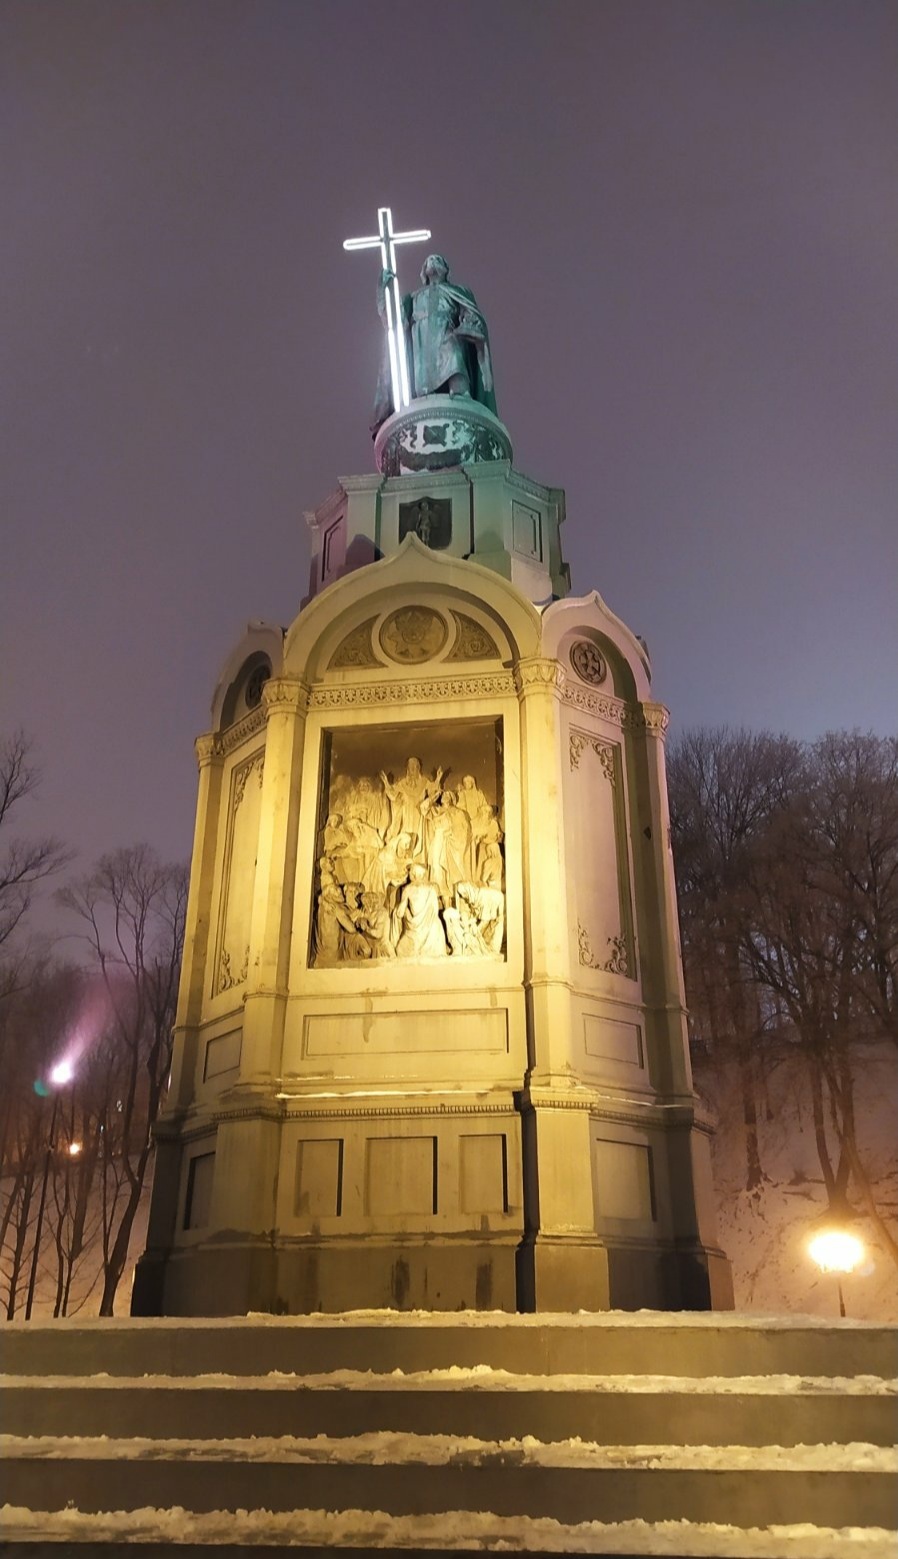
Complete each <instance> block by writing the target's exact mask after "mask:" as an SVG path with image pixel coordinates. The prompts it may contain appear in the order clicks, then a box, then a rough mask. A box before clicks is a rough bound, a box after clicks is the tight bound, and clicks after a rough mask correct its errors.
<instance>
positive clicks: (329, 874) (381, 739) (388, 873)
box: [312, 721, 505, 969]
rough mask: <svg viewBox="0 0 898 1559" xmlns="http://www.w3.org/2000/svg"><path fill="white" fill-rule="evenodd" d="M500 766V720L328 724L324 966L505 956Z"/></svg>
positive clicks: (320, 960) (321, 857) (317, 963)
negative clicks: (357, 726) (346, 727)
mask: <svg viewBox="0 0 898 1559" xmlns="http://www.w3.org/2000/svg"><path fill="white" fill-rule="evenodd" d="M501 772H502V771H501V730H500V726H499V725H498V724H497V723H495V722H493V721H469V722H463V723H461V724H459V725H456V726H454V727H453V728H451V729H448V730H447V729H446V728H445V727H442V726H423V727H421V726H417V727H414V728H411V727H409V726H395V727H380V728H377V729H371V728H368V729H367V730H364V729H363V730H360V731H334V732H331V733H329V736H328V738H327V739H326V742H325V753H324V763H323V773H322V808H321V814H320V816H321V826H320V830H319V836H318V846H319V848H318V858H317V867H316V893H315V917H314V941H313V948H312V962H313V966H314V967H315V968H317V969H326V968H333V967H335V966H338V965H351V964H355V963H360V962H363V961H367V960H371V959H384V960H391V961H392V960H399V961H402V960H415V961H417V960H420V959H428V960H429V959H442V958H450V957H452V958H493V959H498V958H501V957H502V956H503V948H504V940H505V858H504V826H503V812H502V795H501Z"/></svg>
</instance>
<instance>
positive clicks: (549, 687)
mask: <svg viewBox="0 0 898 1559" xmlns="http://www.w3.org/2000/svg"><path fill="white" fill-rule="evenodd" d="M514 680H515V687H516V689H517V693H518V697H519V698H525V697H526V696H527V694H528V693H533V692H547V693H552V694H555V695H560V693H561V690H562V688H563V687H564V684H565V682H566V681H567V676H566V673H565V669H564V667H563V666H562V664H561V662H560V661H558V660H555V659H554V658H553V659H548V658H545V657H543V656H539V655H534V656H531V657H530V658H529V659H527V660H519V661H518V663H517V665H516V666H515V668H514Z"/></svg>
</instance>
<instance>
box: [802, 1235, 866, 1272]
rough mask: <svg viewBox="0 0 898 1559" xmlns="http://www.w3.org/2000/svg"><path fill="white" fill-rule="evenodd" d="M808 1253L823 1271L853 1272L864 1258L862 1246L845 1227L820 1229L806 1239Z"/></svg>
mask: <svg viewBox="0 0 898 1559" xmlns="http://www.w3.org/2000/svg"><path fill="white" fill-rule="evenodd" d="M808 1253H809V1255H810V1256H811V1258H812V1260H814V1261H816V1263H817V1265H818V1267H820V1269H821V1271H823V1272H853V1271H854V1269H855V1267H857V1266H859V1265H860V1263H861V1262H862V1261H863V1259H864V1246H863V1243H862V1241H861V1240H859V1239H858V1237H857V1235H856V1234H849V1233H848V1232H847V1230H845V1229H822V1230H821V1231H820V1233H819V1234H815V1235H814V1238H813V1239H812V1240H809V1241H808Z"/></svg>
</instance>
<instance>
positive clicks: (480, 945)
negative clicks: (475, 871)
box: [443, 899, 489, 958]
mask: <svg viewBox="0 0 898 1559" xmlns="http://www.w3.org/2000/svg"><path fill="white" fill-rule="evenodd" d="M443 920H444V922H445V926H446V935H447V936H448V938H449V946H450V947H451V948H452V952H453V954H454V956H455V957H456V958H486V957H488V956H489V948H488V947H487V945H486V943H485V942H484V940H483V937H482V936H481V935H480V932H479V931H478V929H477V921H476V919H475V917H474V913H473V911H472V909H471V906H470V904H468V903H467V902H466V900H465V899H458V900H457V902H456V903H455V904H453V905H451V907H450V908H449V909H446V910H444V911H443Z"/></svg>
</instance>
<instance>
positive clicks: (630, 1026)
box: [583, 1012, 644, 1067]
mask: <svg viewBox="0 0 898 1559" xmlns="http://www.w3.org/2000/svg"><path fill="white" fill-rule="evenodd" d="M583 1045H584V1049H585V1051H586V1054H587V1055H588V1056H593V1057H594V1058H595V1059H596V1060H597V1061H614V1062H617V1063H622V1064H624V1065H627V1066H638V1067H641V1066H642V1065H643V1064H644V1063H643V1058H642V1030H641V1029H640V1027H639V1024H638V1023H621V1022H619V1021H618V1020H616V1019H615V1018H602V1017H599V1016H598V1015H597V1014H596V1013H593V1012H588V1013H586V1014H585V1016H584V1018H583Z"/></svg>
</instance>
